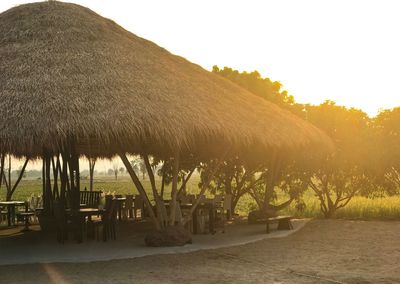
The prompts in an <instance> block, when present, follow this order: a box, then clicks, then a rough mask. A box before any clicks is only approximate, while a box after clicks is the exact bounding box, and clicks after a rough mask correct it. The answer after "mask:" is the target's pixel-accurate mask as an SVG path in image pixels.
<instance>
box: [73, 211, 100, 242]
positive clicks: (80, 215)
mask: <svg viewBox="0 0 400 284" xmlns="http://www.w3.org/2000/svg"><path fill="white" fill-rule="evenodd" d="M67 212H68V213H69V214H70V216H71V217H72V218H77V219H78V220H77V222H79V232H77V235H76V239H77V241H78V242H82V240H83V231H84V228H85V220H86V218H88V219H89V221H90V220H91V218H92V216H98V215H102V214H103V213H104V212H105V210H104V209H98V208H80V209H79V210H71V209H67Z"/></svg>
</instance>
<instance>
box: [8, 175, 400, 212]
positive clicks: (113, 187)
mask: <svg viewBox="0 0 400 284" xmlns="http://www.w3.org/2000/svg"><path fill="white" fill-rule="evenodd" d="M41 182H42V181H41V180H40V179H24V180H22V181H21V183H20V185H19V186H18V188H17V190H16V192H15V193H14V196H13V199H14V200H27V199H28V198H29V197H30V196H31V195H32V194H36V195H40V194H41V193H42V183H41ZM142 182H143V185H144V187H145V189H146V190H147V191H148V192H149V196H150V198H152V194H151V190H150V182H149V180H148V179H146V180H144V181H142ZM157 182H158V183H159V182H160V180H157ZM198 182H199V177H198V176H194V177H193V178H192V179H191V180H190V181H189V182H188V184H187V190H188V192H190V193H197V192H198V186H197V185H198ZM81 187H82V188H84V187H87V188H88V187H89V180H81ZM94 187H95V189H96V190H102V191H103V192H111V193H112V192H115V193H119V194H128V193H129V194H138V192H137V190H136V188H135V187H134V185H133V183H132V181H131V179H130V178H129V177H128V176H120V177H118V180H115V179H114V177H111V176H98V177H96V178H95V180H94ZM165 191H166V196H168V194H169V193H170V187H166V189H165ZM284 198H285V197H282V199H284ZM0 200H5V190H4V187H2V189H1V190H0ZM277 202H278V203H279V200H278V201H277ZM304 202H305V204H306V207H305V209H304V210H303V211H298V210H297V209H296V206H295V204H294V203H293V204H292V205H291V206H289V207H288V208H286V209H284V210H283V211H282V212H281V213H282V214H288V215H292V216H295V217H307V218H308V217H317V218H318V217H321V218H322V217H323V216H322V214H321V212H320V208H319V202H318V200H317V198H316V197H315V196H314V195H313V193H312V192H311V191H310V192H307V193H306V194H305V195H304ZM255 209H256V204H255V202H254V201H253V199H252V198H251V197H250V196H248V195H246V196H243V197H242V199H241V200H240V202H239V204H238V205H237V208H236V211H237V213H238V214H239V215H243V216H245V215H247V214H248V213H249V212H250V211H251V210H255ZM336 217H337V218H349V219H400V196H390V197H383V198H375V199H369V198H365V197H354V198H353V199H352V200H351V201H350V203H349V204H348V205H347V206H346V207H344V208H341V209H339V210H338V211H337V213H336Z"/></svg>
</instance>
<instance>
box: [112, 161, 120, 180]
mask: <svg viewBox="0 0 400 284" xmlns="http://www.w3.org/2000/svg"><path fill="white" fill-rule="evenodd" d="M118 172H119V167H118V164H113V173H114V177H115V180H117V179H118Z"/></svg>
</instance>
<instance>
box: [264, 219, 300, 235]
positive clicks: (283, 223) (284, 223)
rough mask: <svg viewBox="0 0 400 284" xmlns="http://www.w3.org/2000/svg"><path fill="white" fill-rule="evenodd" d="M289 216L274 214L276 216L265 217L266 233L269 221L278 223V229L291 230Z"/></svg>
mask: <svg viewBox="0 0 400 284" xmlns="http://www.w3.org/2000/svg"><path fill="white" fill-rule="evenodd" d="M292 218H293V217H291V216H276V217H269V218H266V219H265V222H266V224H267V234H269V224H271V223H278V230H292V229H293V225H292V222H291V219H292Z"/></svg>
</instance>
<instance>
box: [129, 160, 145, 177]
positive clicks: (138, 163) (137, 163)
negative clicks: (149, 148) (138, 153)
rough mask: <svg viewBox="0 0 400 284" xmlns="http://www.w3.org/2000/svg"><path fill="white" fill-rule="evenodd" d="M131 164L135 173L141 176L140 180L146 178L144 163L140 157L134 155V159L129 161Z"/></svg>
mask: <svg viewBox="0 0 400 284" xmlns="http://www.w3.org/2000/svg"><path fill="white" fill-rule="evenodd" d="M131 166H132V168H133V170H134V171H135V173H136V174H137V175H141V176H142V180H145V179H146V173H147V171H146V165H145V163H144V161H143V159H141V158H140V157H136V158H135V159H134V160H132V161H131Z"/></svg>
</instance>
